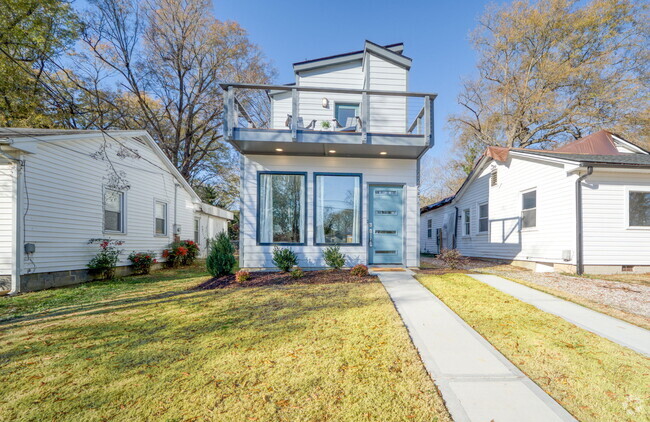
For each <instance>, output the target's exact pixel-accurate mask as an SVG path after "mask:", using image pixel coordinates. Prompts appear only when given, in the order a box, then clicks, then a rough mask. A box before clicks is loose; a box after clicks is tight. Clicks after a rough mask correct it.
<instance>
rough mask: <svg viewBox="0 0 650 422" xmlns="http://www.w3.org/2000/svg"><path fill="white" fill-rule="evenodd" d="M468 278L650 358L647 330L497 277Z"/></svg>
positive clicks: (649, 332) (480, 276) (478, 276)
mask: <svg viewBox="0 0 650 422" xmlns="http://www.w3.org/2000/svg"><path fill="white" fill-rule="evenodd" d="M468 275H469V276H470V277H472V278H475V279H476V280H478V281H481V282H483V283H485V284H488V285H490V286H492V287H494V288H495V289H498V290H501V291H502V292H503V293H506V294H509V295H510V296H513V297H516V298H517V299H519V300H521V301H522V302H526V303H530V304H531V305H533V306H535V307H536V308H539V309H541V310H542V311H544V312H548V313H550V314H553V315H557V316H559V317H560V318H563V319H565V320H567V321H569V322H570V323H572V324H575V325H577V326H578V327H580V328H584V329H585V330H587V331H591V332H592V333H594V334H598V335H599V336H601V337H604V338H606V339H609V340H611V341H613V342H616V343H618V344H620V345H621V346H625V347H628V348H630V349H632V350H634V351H635V352H638V353H642V354H644V355H646V356H650V331H648V330H646V329H644V328H641V327H638V326H636V325H634V324H630V323H627V322H625V321H621V320H620V319H617V318H613V317H610V316H609V315H605V314H602V313H600V312H596V311H593V310H591V309H589V308H585V307H584V306H581V305H577V304H575V303H573V302H569V301H567V300H563V299H560V298H557V297H555V296H553V295H549V294H547V293H543V292H540V291H539V290H535V289H531V288H530V287H526V286H524V285H522V284H519V283H515V282H514V281H510V280H506V279H505V278H502V277H499V276H496V275H488V274H471V275H470V274H468Z"/></svg>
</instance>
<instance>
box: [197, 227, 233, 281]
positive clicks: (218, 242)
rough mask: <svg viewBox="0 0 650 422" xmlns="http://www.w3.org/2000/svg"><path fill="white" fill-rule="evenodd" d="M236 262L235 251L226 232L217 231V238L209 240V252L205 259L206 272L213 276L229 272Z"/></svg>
mask: <svg viewBox="0 0 650 422" xmlns="http://www.w3.org/2000/svg"><path fill="white" fill-rule="evenodd" d="M236 262H237V261H236V260H235V251H234V249H233V247H232V243H230V239H229V238H228V234H227V233H226V232H221V233H219V235H218V236H217V238H216V239H215V240H213V241H212V242H210V252H209V253H208V257H207V259H206V261H205V265H206V267H207V269H208V272H209V273H210V274H211V275H212V276H213V277H221V276H224V275H226V274H230V272H231V271H232V267H234V266H235V263H236Z"/></svg>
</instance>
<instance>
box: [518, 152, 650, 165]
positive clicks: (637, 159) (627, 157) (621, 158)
mask: <svg viewBox="0 0 650 422" xmlns="http://www.w3.org/2000/svg"><path fill="white" fill-rule="evenodd" d="M516 152H520V153H524V154H526V155H533V156H538V157H548V158H559V159H562V160H566V161H572V162H575V163H577V164H580V165H582V166H601V167H604V166H614V167H650V155H648V154H625V153H620V152H618V151H617V153H616V154H574V153H565V152H557V151H537V150H525V149H522V150H516Z"/></svg>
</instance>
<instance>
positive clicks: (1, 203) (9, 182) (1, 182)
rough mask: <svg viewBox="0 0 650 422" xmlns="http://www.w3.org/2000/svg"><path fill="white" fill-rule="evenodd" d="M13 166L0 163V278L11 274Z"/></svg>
mask: <svg viewBox="0 0 650 422" xmlns="http://www.w3.org/2000/svg"><path fill="white" fill-rule="evenodd" d="M14 179H15V177H14V165H12V164H2V163H0V276H1V275H9V274H11V267H12V258H13V227H14V221H13V189H14Z"/></svg>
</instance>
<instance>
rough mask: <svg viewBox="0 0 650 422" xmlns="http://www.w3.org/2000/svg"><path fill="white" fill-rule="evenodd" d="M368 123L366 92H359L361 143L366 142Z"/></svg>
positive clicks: (368, 109) (368, 108) (368, 111)
mask: <svg viewBox="0 0 650 422" xmlns="http://www.w3.org/2000/svg"><path fill="white" fill-rule="evenodd" d="M369 124H370V100H369V98H368V93H367V92H363V93H362V94H361V143H362V144H365V143H367V142H368V126H369Z"/></svg>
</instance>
